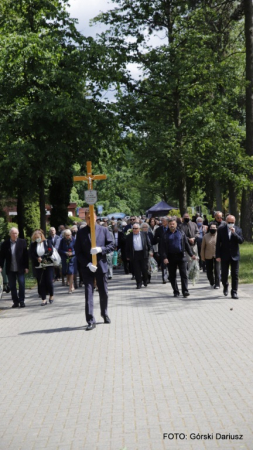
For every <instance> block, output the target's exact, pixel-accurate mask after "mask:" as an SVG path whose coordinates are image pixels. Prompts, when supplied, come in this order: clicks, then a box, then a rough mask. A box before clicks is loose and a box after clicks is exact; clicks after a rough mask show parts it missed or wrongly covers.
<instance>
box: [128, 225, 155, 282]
mask: <svg viewBox="0 0 253 450" xmlns="http://www.w3.org/2000/svg"><path fill="white" fill-rule="evenodd" d="M132 230H133V232H132V233H130V234H129V235H128V236H127V239H126V256H127V259H128V260H129V261H131V262H132V264H133V268H134V275H135V280H136V289H140V288H141V285H142V277H143V283H144V286H145V287H147V285H148V270H147V268H148V257H149V254H150V255H152V256H153V247H152V245H151V242H150V240H149V237H148V234H147V233H143V232H142V233H141V232H140V225H139V224H138V223H135V224H134V225H133V228H132Z"/></svg>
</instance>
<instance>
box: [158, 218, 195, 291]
mask: <svg viewBox="0 0 253 450" xmlns="http://www.w3.org/2000/svg"><path fill="white" fill-rule="evenodd" d="M162 249H163V262H164V264H166V265H168V269H169V277H170V282H171V286H172V289H173V292H174V297H179V289H178V285H177V278H176V274H177V268H179V273H180V277H181V286H182V294H183V296H184V297H188V296H189V295H190V293H189V292H188V277H187V260H186V256H185V251H186V252H187V253H188V255H189V256H190V257H191V258H192V259H196V256H195V255H194V254H193V252H192V249H191V246H190V244H189V242H188V239H187V237H186V236H185V233H184V232H183V231H182V230H179V229H178V228H177V220H176V218H173V217H172V218H171V219H169V229H168V230H167V231H166V233H165V234H164V236H163V240H162Z"/></svg>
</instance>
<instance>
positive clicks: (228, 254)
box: [216, 225, 244, 261]
mask: <svg viewBox="0 0 253 450" xmlns="http://www.w3.org/2000/svg"><path fill="white" fill-rule="evenodd" d="M234 228H235V233H231V239H229V236H228V226H227V225H225V226H223V227H222V226H221V227H219V228H218V231H217V242H216V258H221V259H223V260H224V261H228V260H229V259H230V258H232V259H233V260H234V261H239V259H240V251H239V244H242V243H243V241H244V239H243V235H242V230H241V228H239V227H236V226H235V227H234Z"/></svg>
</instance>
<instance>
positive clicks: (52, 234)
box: [47, 227, 61, 281]
mask: <svg viewBox="0 0 253 450" xmlns="http://www.w3.org/2000/svg"><path fill="white" fill-rule="evenodd" d="M47 240H48V243H49V244H51V245H52V246H53V247H54V248H55V249H56V250H57V251H58V250H59V245H60V242H61V238H60V236H58V234H56V229H55V228H54V227H51V228H50V229H49V236H48V238H47ZM60 279H61V271H60V266H58V267H55V268H54V280H57V281H59V280H60Z"/></svg>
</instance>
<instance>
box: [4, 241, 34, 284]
mask: <svg viewBox="0 0 253 450" xmlns="http://www.w3.org/2000/svg"><path fill="white" fill-rule="evenodd" d="M15 254H16V260H17V266H18V272H20V273H24V271H25V269H29V257H28V250H27V243H26V240H25V239H20V238H18V239H17V243H16V249H15ZM4 261H6V274H7V275H8V273H9V272H10V270H11V241H10V239H8V240H7V241H4V242H3V243H2V245H1V250H0V267H1V268H3V265H4Z"/></svg>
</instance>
